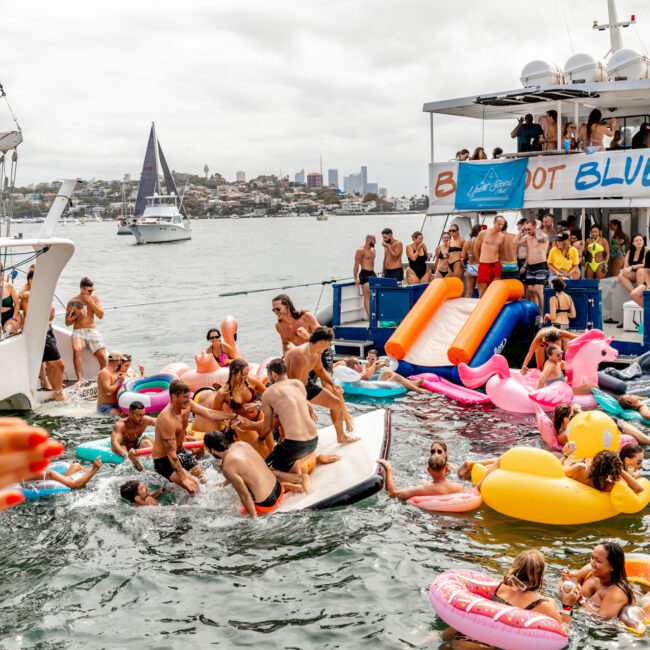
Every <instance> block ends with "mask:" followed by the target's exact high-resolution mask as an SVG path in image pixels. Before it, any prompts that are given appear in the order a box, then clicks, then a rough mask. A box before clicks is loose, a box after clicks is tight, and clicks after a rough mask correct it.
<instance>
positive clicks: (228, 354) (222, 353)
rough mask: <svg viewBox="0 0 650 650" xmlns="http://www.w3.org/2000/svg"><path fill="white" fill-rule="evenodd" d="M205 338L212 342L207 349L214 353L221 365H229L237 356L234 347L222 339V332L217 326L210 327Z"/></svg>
mask: <svg viewBox="0 0 650 650" xmlns="http://www.w3.org/2000/svg"><path fill="white" fill-rule="evenodd" d="M205 338H206V339H207V340H208V342H209V343H210V345H209V346H208V347H207V348H206V349H205V351H206V352H208V353H209V354H212V356H213V357H214V358H215V359H216V361H217V363H218V364H219V365H220V366H222V367H223V366H227V365H229V364H230V362H231V361H232V360H233V359H236V358H237V354H236V353H235V351H234V350H233V349H232V347H231V346H230V345H228V343H225V342H224V341H222V340H221V332H220V331H219V330H218V329H217V328H216V327H212V328H210V329H209V330H208V333H207V334H206V336H205Z"/></svg>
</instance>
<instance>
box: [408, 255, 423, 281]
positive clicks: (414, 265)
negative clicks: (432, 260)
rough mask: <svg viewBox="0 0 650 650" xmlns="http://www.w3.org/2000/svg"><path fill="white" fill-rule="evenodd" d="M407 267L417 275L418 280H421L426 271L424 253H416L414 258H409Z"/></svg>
mask: <svg viewBox="0 0 650 650" xmlns="http://www.w3.org/2000/svg"><path fill="white" fill-rule="evenodd" d="M409 268H410V269H411V271H413V273H415V275H417V276H418V280H421V279H422V278H423V277H424V276H425V275H426V273H427V256H426V253H425V254H424V255H418V256H417V257H416V258H415V259H414V260H412V259H411V258H409Z"/></svg>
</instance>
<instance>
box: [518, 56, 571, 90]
mask: <svg viewBox="0 0 650 650" xmlns="http://www.w3.org/2000/svg"><path fill="white" fill-rule="evenodd" d="M520 80H521V84H522V86H524V87H525V88H529V87H530V86H557V85H558V84H561V83H562V82H563V79H562V68H560V66H559V65H558V64H557V63H549V62H548V61H539V60H537V61H531V62H530V63H527V64H526V65H525V66H524V69H523V70H522V71H521V77H520Z"/></svg>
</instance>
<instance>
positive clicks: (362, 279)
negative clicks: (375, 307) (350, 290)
mask: <svg viewBox="0 0 650 650" xmlns="http://www.w3.org/2000/svg"><path fill="white" fill-rule="evenodd" d="M376 277H377V274H376V273H375V272H374V271H366V269H361V270H360V271H359V284H367V283H368V278H376Z"/></svg>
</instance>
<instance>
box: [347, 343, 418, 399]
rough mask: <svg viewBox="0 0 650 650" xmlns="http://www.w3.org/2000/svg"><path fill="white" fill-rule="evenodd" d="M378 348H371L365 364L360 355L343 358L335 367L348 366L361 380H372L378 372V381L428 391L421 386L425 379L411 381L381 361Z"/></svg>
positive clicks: (407, 388)
mask: <svg viewBox="0 0 650 650" xmlns="http://www.w3.org/2000/svg"><path fill="white" fill-rule="evenodd" d="M378 354H379V353H378V352H377V350H374V349H373V350H370V352H368V356H367V357H366V362H365V365H364V366H362V365H361V361H360V360H359V359H358V357H346V358H345V359H341V360H340V361H337V362H336V363H335V364H334V368H337V367H338V366H347V367H348V368H350V370H354V372H358V373H359V374H360V375H361V377H360V378H359V380H360V381H372V380H373V379H374V377H375V375H376V374H377V373H379V375H378V377H377V381H393V382H397V383H399V384H402V386H404V388H406V390H412V391H415V392H416V393H426V391H425V389H424V388H421V385H422V382H423V381H424V379H415V380H413V381H411V380H410V379H407V378H406V377H402V375H399V374H397V373H396V372H394V371H393V370H391V369H390V368H386V365H387V362H386V361H380V360H379V358H378Z"/></svg>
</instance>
